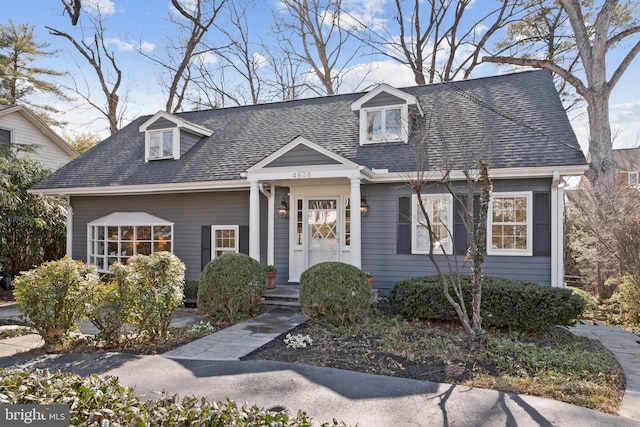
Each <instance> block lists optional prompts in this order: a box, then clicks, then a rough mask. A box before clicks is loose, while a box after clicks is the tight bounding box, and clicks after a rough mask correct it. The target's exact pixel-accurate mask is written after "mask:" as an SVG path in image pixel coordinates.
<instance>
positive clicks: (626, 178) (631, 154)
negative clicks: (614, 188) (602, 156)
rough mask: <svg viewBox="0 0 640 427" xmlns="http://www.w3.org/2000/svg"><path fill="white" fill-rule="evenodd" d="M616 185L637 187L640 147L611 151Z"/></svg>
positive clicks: (639, 168) (639, 169) (638, 182)
mask: <svg viewBox="0 0 640 427" xmlns="http://www.w3.org/2000/svg"><path fill="white" fill-rule="evenodd" d="M613 161H614V163H615V164H616V182H617V183H618V185H639V184H640V181H638V174H639V173H640V147H639V148H624V149H618V150H613Z"/></svg>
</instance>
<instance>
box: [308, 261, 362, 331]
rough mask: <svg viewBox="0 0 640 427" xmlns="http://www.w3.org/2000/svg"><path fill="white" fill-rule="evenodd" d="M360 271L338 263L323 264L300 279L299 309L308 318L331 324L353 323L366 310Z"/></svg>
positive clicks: (316, 266) (315, 266)
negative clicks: (319, 319)
mask: <svg viewBox="0 0 640 427" xmlns="http://www.w3.org/2000/svg"><path fill="white" fill-rule="evenodd" d="M369 288H370V286H369V282H368V281H367V278H366V275H365V273H364V272H363V271H361V270H360V269H358V268H357V267H354V266H352V265H349V264H345V263H342V262H323V263H320V264H316V265H314V266H313V267H311V268H309V269H307V270H306V271H305V272H303V273H302V275H301V276H300V308H301V309H302V312H303V313H304V314H306V315H307V316H309V317H311V318H315V319H318V318H321V319H325V320H327V321H329V322H330V323H332V324H334V325H344V324H348V323H353V322H356V321H357V320H358V319H359V318H360V317H361V316H362V314H363V313H364V312H365V311H366V310H367V308H368V307H369Z"/></svg>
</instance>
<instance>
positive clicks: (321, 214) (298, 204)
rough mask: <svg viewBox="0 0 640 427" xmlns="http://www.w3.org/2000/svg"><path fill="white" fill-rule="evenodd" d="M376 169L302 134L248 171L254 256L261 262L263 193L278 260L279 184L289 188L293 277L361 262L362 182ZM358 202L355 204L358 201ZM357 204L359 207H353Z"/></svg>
mask: <svg viewBox="0 0 640 427" xmlns="http://www.w3.org/2000/svg"><path fill="white" fill-rule="evenodd" d="M369 178H371V172H370V171H369V170H368V169H366V168H365V167H363V166H360V165H358V164H356V163H354V162H352V161H350V160H347V159H345V158H343V157H341V156H339V155H337V154H335V153H333V152H331V151H329V150H327V149H325V148H323V147H321V146H319V145H318V144H315V143H313V142H311V141H309V140H307V139H305V138H303V137H297V138H295V139H294V140H293V141H291V142H290V143H288V144H287V145H285V146H284V147H282V148H280V149H279V150H277V151H276V152H274V153H273V154H271V155H269V156H268V157H266V158H264V159H263V160H261V161H260V162H258V163H256V164H255V165H254V166H252V167H251V168H249V169H248V170H247V172H246V179H247V181H249V187H250V196H249V201H250V203H249V255H250V256H251V257H252V258H254V259H256V260H258V261H260V247H261V241H260V234H261V233H260V212H261V209H260V193H262V194H264V195H265V196H266V197H267V204H268V206H267V213H268V218H267V227H268V230H267V245H266V246H267V259H266V263H267V264H274V253H275V247H274V245H275V238H274V237H275V236H274V234H275V233H274V228H275V227H274V220H275V215H276V210H277V208H278V207H277V204H278V205H279V204H280V203H281V201H280V200H279V199H278V200H276V189H277V188H279V187H283V188H287V189H288V191H287V196H286V197H285V199H284V200H283V201H284V202H285V203H286V204H287V207H288V210H289V211H288V217H287V220H288V232H289V272H288V280H289V281H290V282H298V281H299V280H300V275H301V274H302V272H303V271H305V270H306V269H307V268H309V267H311V266H313V265H315V264H318V263H320V262H324V261H341V262H345V263H348V264H351V265H354V266H356V267H358V268H360V267H361V250H362V245H361V233H362V222H361V214H360V200H361V198H362V194H361V189H360V184H361V182H362V181H363V180H367V179H369ZM352 201H355V203H352ZM352 207H353V208H352Z"/></svg>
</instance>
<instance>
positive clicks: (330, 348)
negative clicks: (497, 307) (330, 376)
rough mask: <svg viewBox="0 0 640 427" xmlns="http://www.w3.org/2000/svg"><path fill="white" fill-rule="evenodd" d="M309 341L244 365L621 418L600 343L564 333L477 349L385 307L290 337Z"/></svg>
mask: <svg viewBox="0 0 640 427" xmlns="http://www.w3.org/2000/svg"><path fill="white" fill-rule="evenodd" d="M289 334H290V336H308V337H309V338H310V339H311V340H312V343H311V345H307V346H306V347H295V346H290V345H288V342H287V340H286V337H285V335H283V336H281V337H280V338H278V339H275V340H274V341H272V342H271V343H269V344H267V345H265V346H263V347H261V348H260V349H258V350H256V351H255V352H253V353H252V354H249V355H247V356H246V357H245V359H269V360H280V361H288V362H295V363H305V364H310V365H315V366H328V367H333V368H339V369H348V370H353V371H360V372H367V373H371V374H379V375H389V376H397V377H404V378H413V379H418V380H425V381H435V382H442V383H448V384H460V385H467V386H473V387H482V388H490V389H495V390H500V391H505V392H514V393H524V394H530V395H536V396H542V397H548V398H553V399H556V400H561V401H564V402H568V403H571V404H575V405H580V406H584V407H587V408H592V409H596V410H599V411H602V412H606V413H611V414H615V413H616V412H617V409H618V407H619V405H620V402H621V400H622V396H623V394H624V390H625V377H624V373H623V372H622V370H621V368H620V366H619V364H618V363H617V361H616V360H615V358H614V356H613V355H612V354H611V353H610V352H609V351H608V350H606V349H605V348H604V347H602V346H601V345H600V344H599V343H597V342H595V341H592V340H588V339H586V338H581V337H577V336H574V335H573V334H571V333H570V332H569V331H568V330H566V329H565V328H557V327H551V328H547V329H546V330H544V331H542V332H509V331H507V330H496V329H491V330H488V331H487V334H486V339H485V340H484V341H483V342H482V344H481V345H480V346H473V345H472V344H470V342H469V340H468V339H467V336H466V334H465V333H464V331H463V329H462V327H461V326H460V325H459V323H458V322H455V321H427V320H424V321H423V320H411V321H410V320H407V319H405V318H403V317H401V316H398V315H396V314H394V313H393V312H392V310H391V308H390V307H389V305H388V304H386V303H384V302H382V303H379V304H378V308H376V309H374V310H373V311H372V312H371V313H370V314H369V315H368V316H366V317H365V318H364V319H363V321H362V322H361V323H357V324H351V325H349V326H348V327H345V326H333V325H332V324H330V323H328V322H307V323H305V324H302V325H300V326H298V327H297V328H296V329H294V330H292V331H290V332H289Z"/></svg>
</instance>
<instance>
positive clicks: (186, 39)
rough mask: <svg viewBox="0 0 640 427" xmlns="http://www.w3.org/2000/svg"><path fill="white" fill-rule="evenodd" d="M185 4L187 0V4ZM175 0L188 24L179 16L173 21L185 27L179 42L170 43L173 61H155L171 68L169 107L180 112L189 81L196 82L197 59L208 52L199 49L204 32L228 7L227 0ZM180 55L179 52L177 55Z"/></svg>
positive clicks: (173, 1)
mask: <svg viewBox="0 0 640 427" xmlns="http://www.w3.org/2000/svg"><path fill="white" fill-rule="evenodd" d="M182 3H185V5H184V6H183V5H182ZM182 3H181V2H180V0H171V4H172V5H173V6H174V7H175V8H176V10H177V11H178V12H179V13H180V15H182V17H183V18H185V19H186V22H187V23H186V24H185V23H183V22H181V21H179V20H178V19H172V21H173V22H174V23H176V24H178V25H179V26H180V28H181V30H182V33H181V35H180V36H179V37H178V39H177V41H173V40H171V41H170V42H169V45H168V46H167V49H166V51H167V53H169V55H170V56H169V57H170V58H172V59H173V60H172V61H171V62H163V61H161V60H159V59H155V61H156V62H157V63H158V64H160V65H161V66H163V67H164V68H165V69H167V70H168V71H169V74H170V83H169V86H168V92H167V102H166V106H165V109H166V111H169V112H176V111H180V110H181V109H182V103H183V101H184V100H185V97H186V95H187V90H188V87H189V84H190V83H191V82H192V81H193V76H192V70H191V66H192V65H193V60H194V58H196V57H197V56H198V55H200V54H203V53H204V51H199V50H198V48H199V47H200V46H201V42H202V39H203V37H204V35H205V34H206V33H207V31H209V29H210V28H211V26H212V25H213V23H214V21H215V20H216V18H217V16H218V13H219V12H220V10H221V9H222V8H223V7H224V6H225V4H226V3H227V0H196V1H183V2H182ZM174 54H176V55H174Z"/></svg>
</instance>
